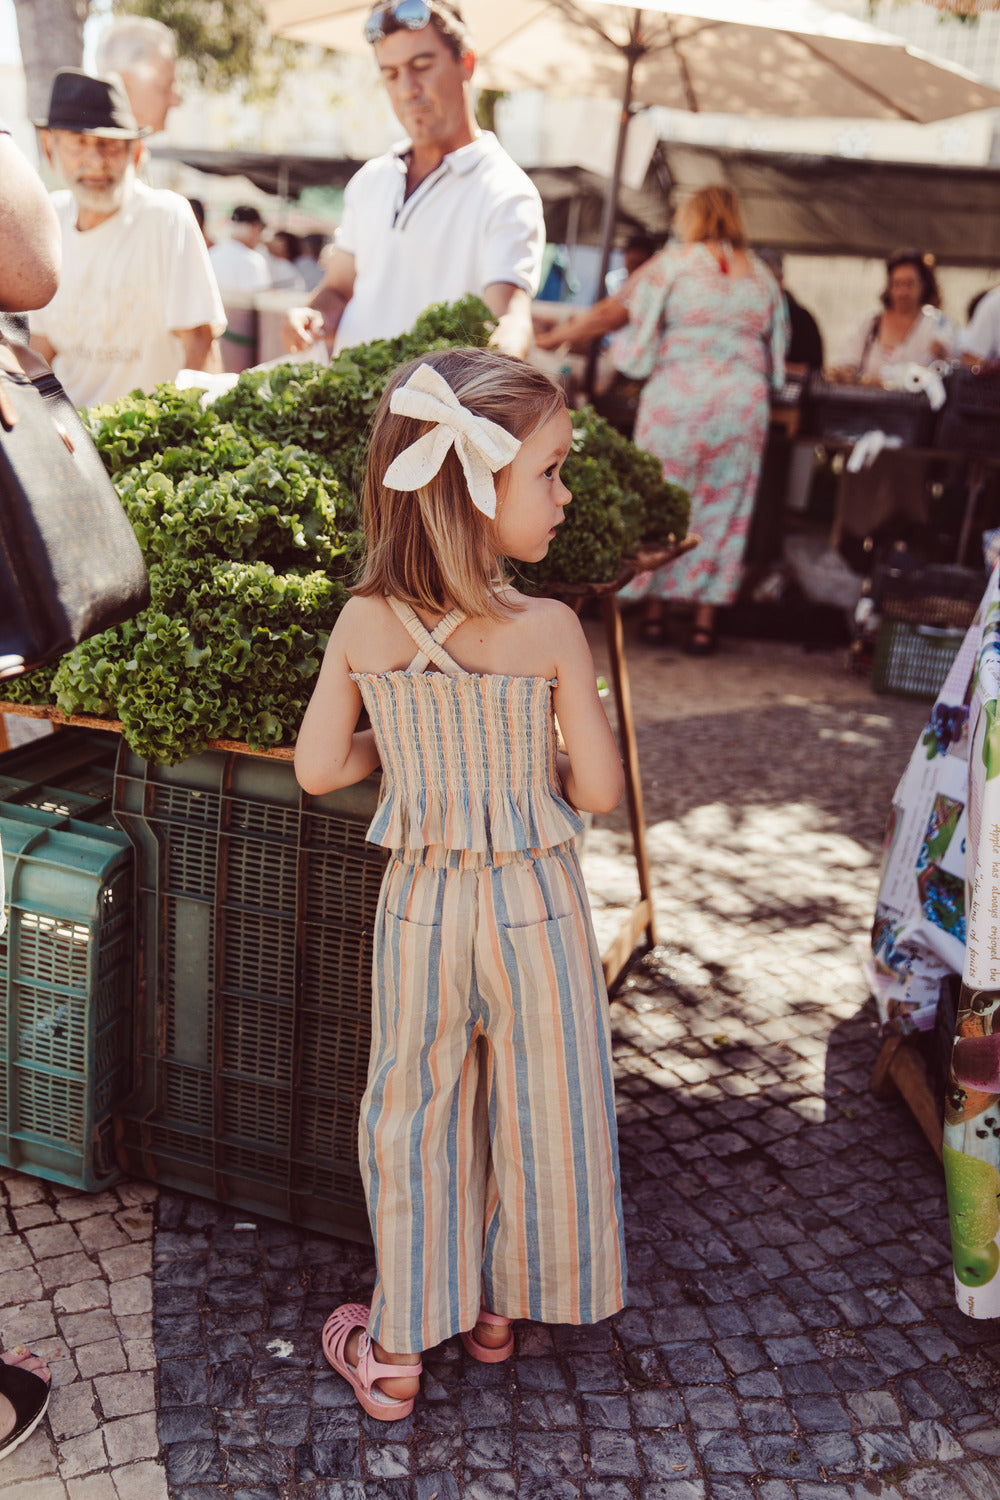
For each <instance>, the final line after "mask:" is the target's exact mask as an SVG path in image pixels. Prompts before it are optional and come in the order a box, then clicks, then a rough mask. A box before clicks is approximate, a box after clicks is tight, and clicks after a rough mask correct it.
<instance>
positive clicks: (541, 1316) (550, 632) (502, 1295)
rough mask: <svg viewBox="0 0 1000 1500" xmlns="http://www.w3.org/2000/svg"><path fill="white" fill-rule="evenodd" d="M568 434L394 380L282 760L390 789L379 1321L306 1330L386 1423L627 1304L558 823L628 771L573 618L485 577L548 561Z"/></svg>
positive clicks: (512, 373)
mask: <svg viewBox="0 0 1000 1500" xmlns="http://www.w3.org/2000/svg"><path fill="white" fill-rule="evenodd" d="M571 437H572V428H571V424H570V419H569V414H568V412H567V410H566V406H565V402H564V400H563V397H562V394H561V393H560V392H559V391H558V390H557V389H556V387H555V386H553V385H552V384H551V382H550V381H549V380H548V379H547V378H546V377H545V376H544V375H542V374H540V373H539V372H538V371H536V370H534V369H532V368H531V367H530V366H528V365H525V364H522V363H521V362H520V361H519V360H515V359H511V358H508V357H507V356H506V355H502V354H499V353H495V352H493V351H492V350H483V349H452V350H447V351H444V352H438V353H433V354H428V355H426V356H425V357H424V359H423V361H422V362H420V361H415V362H413V363H411V364H409V365H406V366H404V367H403V368H402V369H401V370H398V371H397V372H396V374H395V376H394V377H393V379H392V381H391V382H390V385H389V387H388V388H387V390H386V392H385V394H384V396H383V398H382V401H381V404H380V406H379V409H378V411H377V413H376V416H375V423H374V428H373V433H372V440H371V447H370V449H369V454H368V469H367V474H366V478H365V488H364V526H365V538H366V560H365V565H364V569H363V572H362V575H361V579H360V581H359V582H358V584H357V585H356V587H355V588H354V590H353V594H354V597H353V598H352V599H351V600H350V602H349V603H348V604H347V606H346V608H345V609H344V610H343V612H342V614H341V615H340V618H339V619H338V621H337V624H336V627H335V629H334V631H333V633H332V635H331V637H330V643H329V646H328V648H327V652H326V656H325V658H324V661H323V666H322V670H321V672H320V676H319V679H318V682H317V685H316V689H315V692H314V693H313V697H312V700H311V702H310V704H309V708H308V710H307V712H306V715H305V718H304V720H303V724H302V729H301V732H300V734H299V739H298V744H297V746H296V750H295V771H296V775H297V776H298V779H299V782H300V783H301V785H302V786H303V788H304V789H305V790H306V791H307V792H311V793H314V794H319V793H323V792H329V791H332V790H334V789H335V788H337V787H342V786H348V785H350V784H351V783H352V782H355V781H359V780H360V779H361V778H362V777H364V776H367V775H368V774H369V773H370V772H371V771H373V770H375V768H376V767H377V766H379V765H381V767H382V771H383V786H382V796H381V800H380V803H379V806H378V810H377V811H376V814H375V818H374V820H373V822H372V825H371V828H370V829H369V830H368V837H369V839H370V840H371V841H372V842H373V843H378V844H383V845H385V846H386V847H388V848H389V849H390V850H391V851H392V852H391V857H390V859H389V864H388V868H387V870H386V875H385V880H384V883H383V886H382V893H381V899H380V903H379V911H378V916H377V919H376V931H375V959H374V973H373V991H374V1015H373V1036H372V1052H371V1061H370V1065H369V1072H368V1085H367V1088H366V1090H365V1094H364V1098H363V1099H362V1102H361V1129H360V1156H361V1169H362V1174H363V1177H364V1182H365V1191H366V1195H367V1200H368V1212H369V1217H370V1219H371V1226H372V1234H373V1236H374V1240H375V1250H376V1258H377V1264H378V1279H377V1282H376V1286H375V1292H374V1296H373V1300H372V1305H371V1308H370V1309H369V1308H367V1307H362V1306H360V1305H357V1304H347V1305H345V1306H344V1307H339V1308H338V1309H337V1310H336V1311H335V1312H334V1313H333V1314H331V1316H330V1318H329V1319H328V1320H327V1323H326V1326H325V1328H324V1330H323V1350H324V1353H325V1355H326V1357H327V1359H328V1360H329V1362H330V1364H331V1365H332V1366H333V1368H334V1369H335V1370H337V1371H338V1373H339V1374H341V1375H342V1376H343V1377H344V1378H345V1380H347V1381H349V1382H350V1384H351V1386H352V1387H353V1389H354V1391H355V1394H356V1395H357V1398H358V1400H359V1401H360V1403H361V1405H362V1406H363V1407H364V1409H365V1411H367V1412H368V1413H369V1414H370V1415H371V1416H373V1417H377V1418H379V1419H381V1420H383V1421H391V1420H393V1419H395V1418H397V1417H404V1416H407V1415H408V1414H409V1412H410V1411H411V1410H412V1408H413V1398H414V1395H415V1394H416V1391H417V1389H418V1386H419V1379H418V1377H419V1375H420V1371H421V1364H420V1353H421V1351H422V1350H424V1349H428V1348H431V1347H433V1346H434V1345H435V1344H438V1343H440V1342H441V1341H442V1340H444V1339H446V1338H450V1337H451V1336H453V1335H454V1334H456V1333H459V1334H461V1336H462V1341H463V1343H464V1345H465V1348H466V1350H467V1351H468V1352H469V1354H471V1355H472V1357H473V1358H475V1359H479V1360H482V1361H485V1362H490V1363H492V1362H495V1361H499V1360H503V1359H506V1358H508V1356H509V1355H510V1354H511V1353H512V1351H513V1347H514V1338H513V1333H512V1330H511V1326H510V1325H511V1321H512V1319H514V1318H531V1319H534V1320H536V1321H541V1322H551V1323H593V1322H597V1321H598V1320H599V1319H602V1318H606V1317H609V1316H610V1315H611V1314H612V1313H614V1312H617V1311H618V1310H619V1309H620V1308H621V1307H622V1306H623V1304H624V1283H625V1262H624V1243H623V1235H622V1214H621V1198H620V1191H619V1179H618V1150H617V1135H616V1129H615V1117H614V1100H613V1095H612V1082H611V1059H610V1046H609V1028H608V1019H607V998H606V993H605V989H604V983H603V978H602V973H601V966H600V959H599V957H598V953H597V946H596V942H595V939H594V933H593V928H592V926H591V922H590V913H589V908H588V904H587V896H586V892H585V890H584V886H583V880H582V877H581V874H580V869H579V865H578V863H577V858H576V852H575V849H574V846H573V838H574V836H575V835H576V834H577V833H578V832H579V831H580V827H581V823H580V819H579V818H578V816H577V814H576V812H575V811H574V809H575V808H581V809H588V810H590V811H593V812H608V811H610V810H611V808H613V807H614V806H615V804H616V803H617V802H618V799H619V797H620V796H621V791H622V769H621V762H620V760H619V757H618V752H617V749H616V746H615V741H614V737H613V735H612V733H611V729H610V727H609V725H608V721H607V719H606V718H605V715H604V711H603V709H602V707H601V704H600V700H599V698H598V695H597V688H596V684H595V679H594V664H593V661H592V659H591V655H590V651H589V649H588V646H587V642H586V639H585V637H584V634H583V631H582V629H581V627H580V624H579V621H578V620H577V618H576V616H575V615H574V613H573V611H572V610H570V609H568V608H567V607H566V606H565V605H563V604H560V603H557V602H556V601H554V600H552V599H532V598H528V597H526V596H525V595H523V594H520V593H518V591H517V590H516V589H515V588H513V587H512V586H511V584H510V582H509V581H508V578H507V575H506V573H505V571H504V566H503V559H504V558H512V559H515V560H517V561H521V562H538V561H539V560H540V559H541V558H543V557H544V556H545V554H546V552H547V551H548V547H549V543H550V542H551V540H552V538H553V536H554V535H555V528H556V527H557V526H558V525H560V524H561V522H562V520H563V510H564V507H565V506H566V505H567V504H568V503H569V500H570V498H571V497H570V494H569V491H568V490H567V489H566V487H565V485H564V484H563V483H562V481H561V479H560V477H559V469H560V465H561V464H562V462H563V460H564V459H565V458H566V455H567V453H568V452H569V447H570V441H571ZM414 652H416V655H414ZM362 705H363V706H364V708H365V709H367V711H368V715H369V718H370V721H371V728H370V729H359V728H358V720H359V716H360V713H361V709H362ZM553 710H554V712H555V714H556V715H557V716H558V720H559V727H560V730H561V732H562V736H563V741H564V743H565V747H566V749H565V753H559V754H558V755H557V752H556V733H555V724H554V719H553Z"/></svg>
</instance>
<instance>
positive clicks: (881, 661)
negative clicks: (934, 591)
mask: <svg viewBox="0 0 1000 1500" xmlns="http://www.w3.org/2000/svg"><path fill="white" fill-rule="evenodd" d="M964 639H965V630H964V628H962V627H961V626H954V625H914V624H911V623H910V622H909V621H908V620H885V619H883V620H882V622H881V624H880V625H879V628H878V635H877V637H876V640H875V657H874V660H873V662H872V688H873V689H874V691H875V692H876V693H896V694H898V695H900V696H901V697H906V698H926V699H934V698H936V697H937V695H938V693H939V692H940V690H941V688H942V687H943V685H944V680H945V678H946V677H947V675H948V673H949V671H950V670H951V664H952V662H953V661H954V660H955V657H956V656H957V655H958V648H959V647H960V646H961V644H962V642H963V640H964Z"/></svg>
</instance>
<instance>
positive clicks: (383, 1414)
mask: <svg viewBox="0 0 1000 1500" xmlns="http://www.w3.org/2000/svg"><path fill="white" fill-rule="evenodd" d="M370 1314H371V1308H369V1307H362V1305H361V1303H360V1302H345V1303H344V1305H343V1306H342V1307H338V1308H337V1309H336V1310H335V1311H334V1312H332V1313H331V1314H330V1316H329V1317H328V1318H327V1320H326V1322H325V1323H324V1325H323V1353H324V1354H325V1355H326V1359H327V1363H328V1364H330V1365H332V1366H333V1368H334V1369H335V1370H336V1372H337V1374H338V1375H342V1376H343V1377H344V1379H345V1380H346V1381H347V1383H348V1385H349V1386H350V1387H351V1389H352V1390H353V1391H354V1394H355V1396H357V1398H358V1401H359V1402H360V1403H361V1405H362V1406H363V1407H364V1409H365V1411H366V1412H367V1413H368V1415H369V1416H370V1417H374V1418H375V1420H376V1421H377V1422H397V1421H399V1419H400V1418H401V1417H408V1416H409V1415H410V1412H411V1411H412V1410H413V1402H414V1397H413V1396H409V1397H407V1398H406V1399H404V1400H397V1399H396V1398H395V1397H393V1396H387V1395H385V1393H384V1392H383V1391H380V1390H379V1389H378V1388H377V1386H376V1385H375V1381H376V1380H385V1379H386V1378H399V1377H402V1378H404V1379H405V1378H406V1376H408V1375H419V1374H420V1373H421V1371H422V1370H423V1368H424V1367H423V1362H422V1361H421V1360H418V1361H417V1363H416V1364H415V1365H383V1364H381V1363H380V1362H379V1361H378V1360H377V1359H376V1358H375V1356H374V1354H373V1353H372V1341H371V1338H370V1337H369V1335H368V1334H367V1333H366V1332H362V1334H361V1338H360V1340H359V1342H358V1362H357V1364H356V1365H349V1364H348V1363H347V1340H348V1339H349V1338H350V1336H351V1334H352V1333H353V1332H354V1330H355V1329H356V1328H360V1329H362V1330H364V1329H365V1328H366V1327H367V1325H368V1318H369V1316H370Z"/></svg>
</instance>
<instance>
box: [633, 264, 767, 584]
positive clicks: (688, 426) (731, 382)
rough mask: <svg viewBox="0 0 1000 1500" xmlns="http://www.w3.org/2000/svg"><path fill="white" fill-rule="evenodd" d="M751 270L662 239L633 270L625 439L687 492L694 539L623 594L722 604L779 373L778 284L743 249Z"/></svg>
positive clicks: (737, 556) (733, 573) (742, 539)
mask: <svg viewBox="0 0 1000 1500" xmlns="http://www.w3.org/2000/svg"><path fill="white" fill-rule="evenodd" d="M750 263H751V267H752V271H751V274H750V275H749V276H743V277H733V276H730V275H728V274H725V273H723V272H722V271H721V270H720V269H719V266H718V264H717V263H716V260H715V257H714V256H713V255H712V254H711V252H710V251H709V250H708V249H707V247H706V246H705V245H684V246H670V247H668V248H667V249H666V250H663V251H661V252H660V254H659V255H657V256H655V257H654V259H653V260H652V261H651V262H650V263H649V268H648V270H646V271H644V273H643V274H641V275H640V276H639V277H638V278H637V279H636V281H635V283H634V285H633V287H632V292H631V295H630V297H629V301H628V309H629V323H628V325H627V327H625V328H624V329H622V331H621V334H620V335H619V339H620V343H619V354H618V361H617V363H618V367H619V369H621V370H622V371H623V372H624V373H625V374H626V375H629V376H633V377H635V378H637V379H644V378H645V377H646V376H648V377H649V378H648V379H647V380H646V384H645V386H644V388H643V393H642V397H641V398H640V402H639V414H638V417H637V419H636V426H635V442H636V443H637V444H638V445H639V447H640V448H645V449H646V450H647V451H648V452H649V453H653V454H655V455H656V457H657V458H658V459H660V461H661V463H662V464H663V474H664V477H665V478H666V479H672V480H675V481H676V482H677V483H678V484H682V485H684V486H685V488H686V489H688V490H690V492H691V530H692V531H693V532H696V533H697V534H698V536H700V537H701V544H700V545H699V546H698V547H696V548H695V549H694V551H693V552H691V553H690V554H689V555H688V556H687V557H684V558H681V559H680V560H679V561H677V562H674V563H671V564H670V566H669V567H667V568H663V569H661V570H660V571H659V572H657V573H642V574H640V575H639V576H638V577H637V578H636V579H634V580H633V582H632V583H631V584H629V585H628V587H627V588H626V589H624V590H623V592H622V597H623V599H625V600H626V601H629V600H636V599H642V598H644V597H645V596H646V595H647V594H649V593H652V594H653V595H655V596H656V597H658V598H661V599H683V600H688V601H692V602H697V603H700V604H731V603H732V601H733V600H734V599H735V597H736V594H737V591H738V589H739V584H740V574H741V568H742V563H743V554H744V551H745V550H746V540H747V532H748V531H749V527H750V516H751V513H752V511H753V502H754V495H755V493H756V489H757V479H758V475H759V473H760V463H761V455H762V453H763V450H764V441H765V438H766V437H767V425H768V414H769V395H770V389H771V388H772V387H773V388H774V389H778V388H780V386H781V384H782V382H783V380H784V366H785V358H784V356H785V344H786V327H785V312H784V307H783V304H782V299H781V294H780V290H779V288H778V284H777V282H776V281H775V279H774V277H773V276H772V275H771V273H770V272H769V271H768V270H767V268H766V267H765V266H764V265H763V264H762V263H761V262H760V261H759V260H757V259H756V257H755V256H751V257H750Z"/></svg>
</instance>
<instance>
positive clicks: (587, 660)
mask: <svg viewBox="0 0 1000 1500" xmlns="http://www.w3.org/2000/svg"><path fill="white" fill-rule="evenodd" d="M553 627H554V628H555V629H556V630H557V632H558V633H557V636H556V671H557V676H558V685H557V687H556V689H555V693H554V703H555V711H556V718H557V719H558V721H559V728H560V731H561V733H562V737H563V742H564V744H565V746H566V750H565V754H562V755H560V757H559V761H560V773H561V775H562V782H563V787H564V789H565V792H566V796H567V797H568V799H569V801H570V802H572V804H573V806H574V807H578V808H579V809H580V810H581V811H582V812H593V813H607V812H611V810H612V808H614V807H617V805H618V802H619V800H620V799H621V795H622V791H623V790H624V786H625V779H624V773H623V771H622V763H621V756H620V755H619V753H618V745H617V743H616V741H615V737H614V734H613V732H612V729H611V725H610V724H609V723H608V720H607V716H606V714H605V712H604V708H603V706H602V704H601V700H600V697H599V696H598V692H597V677H596V672H595V670H594V658H593V657H592V656H591V654H590V647H589V646H588V644H587V638H586V636H585V635H584V633H583V627H582V626H581V624H580V622H579V620H578V619H577V617H576V615H575V614H574V613H573V611H572V610H571V609H569V608H567V607H566V606H565V605H561V606H559V613H558V615H557V616H556V619H555V620H554V621H553Z"/></svg>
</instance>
